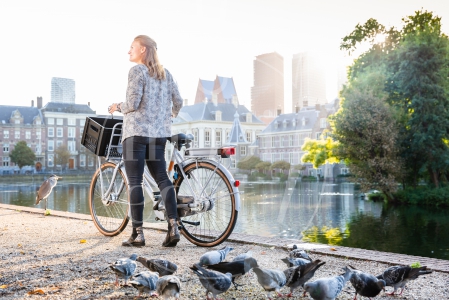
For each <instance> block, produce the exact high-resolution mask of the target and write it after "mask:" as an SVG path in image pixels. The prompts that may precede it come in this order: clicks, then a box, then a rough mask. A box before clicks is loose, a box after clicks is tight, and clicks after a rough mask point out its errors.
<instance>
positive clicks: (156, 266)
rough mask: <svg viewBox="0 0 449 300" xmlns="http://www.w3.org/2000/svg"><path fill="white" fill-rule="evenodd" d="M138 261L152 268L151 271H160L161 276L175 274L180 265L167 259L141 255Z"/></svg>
mask: <svg viewBox="0 0 449 300" xmlns="http://www.w3.org/2000/svg"><path fill="white" fill-rule="evenodd" d="M137 261H138V262H140V263H141V264H142V265H144V266H145V267H147V268H148V269H150V271H153V272H158V273H159V276H165V275H173V273H175V272H176V270H178V266H177V265H176V264H174V263H172V262H170V261H168V260H165V259H147V258H145V257H142V256H139V257H138V258H137Z"/></svg>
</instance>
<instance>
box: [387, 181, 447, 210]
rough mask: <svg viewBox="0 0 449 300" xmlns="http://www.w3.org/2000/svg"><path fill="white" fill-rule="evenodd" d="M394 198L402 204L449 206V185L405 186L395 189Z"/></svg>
mask: <svg viewBox="0 0 449 300" xmlns="http://www.w3.org/2000/svg"><path fill="white" fill-rule="evenodd" d="M394 198H395V201H397V202H398V203H402V204H416V205H428V206H436V207H440V206H441V207H449V186H443V187H440V188H431V187H428V186H420V187H417V188H406V189H404V190H399V191H397V192H396V193H395V195H394Z"/></svg>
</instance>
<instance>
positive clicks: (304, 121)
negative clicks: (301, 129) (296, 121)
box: [301, 117, 306, 126]
mask: <svg viewBox="0 0 449 300" xmlns="http://www.w3.org/2000/svg"><path fill="white" fill-rule="evenodd" d="M301 125H302V126H305V125H306V118H304V117H302V119H301Z"/></svg>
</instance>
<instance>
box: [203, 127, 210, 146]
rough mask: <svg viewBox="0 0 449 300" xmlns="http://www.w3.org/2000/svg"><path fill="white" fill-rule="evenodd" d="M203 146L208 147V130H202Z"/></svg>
mask: <svg viewBox="0 0 449 300" xmlns="http://www.w3.org/2000/svg"><path fill="white" fill-rule="evenodd" d="M204 146H205V147H210V130H209V129H206V130H204Z"/></svg>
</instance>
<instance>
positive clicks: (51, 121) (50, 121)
mask: <svg viewBox="0 0 449 300" xmlns="http://www.w3.org/2000/svg"><path fill="white" fill-rule="evenodd" d="M47 125H55V119H53V118H48V119H47Z"/></svg>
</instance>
